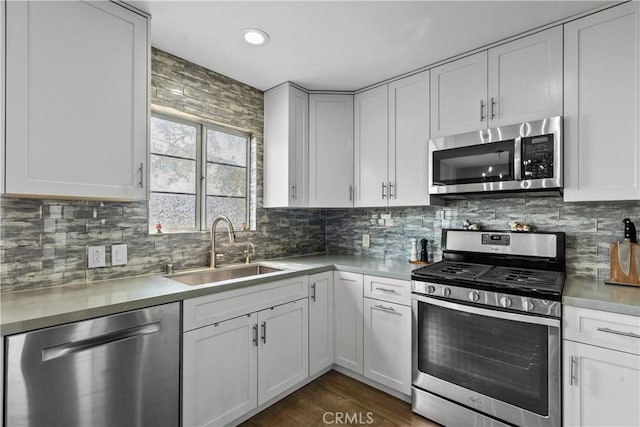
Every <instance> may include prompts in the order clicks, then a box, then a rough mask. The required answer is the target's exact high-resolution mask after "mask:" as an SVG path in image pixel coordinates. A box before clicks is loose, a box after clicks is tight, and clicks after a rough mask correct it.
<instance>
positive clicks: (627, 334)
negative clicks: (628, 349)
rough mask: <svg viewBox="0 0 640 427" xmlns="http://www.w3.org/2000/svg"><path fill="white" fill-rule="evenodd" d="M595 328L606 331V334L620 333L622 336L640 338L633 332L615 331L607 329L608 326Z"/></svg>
mask: <svg viewBox="0 0 640 427" xmlns="http://www.w3.org/2000/svg"><path fill="white" fill-rule="evenodd" d="M597 330H598V331H600V332H606V333H608V334H616V335H622V336H624V337H631V338H640V335H638V334H634V333H633V332H623V331H616V330H615V329H609V328H597Z"/></svg>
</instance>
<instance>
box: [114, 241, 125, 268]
mask: <svg viewBox="0 0 640 427" xmlns="http://www.w3.org/2000/svg"><path fill="white" fill-rule="evenodd" d="M111 265H127V245H111Z"/></svg>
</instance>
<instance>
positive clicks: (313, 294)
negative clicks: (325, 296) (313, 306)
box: [311, 283, 316, 301]
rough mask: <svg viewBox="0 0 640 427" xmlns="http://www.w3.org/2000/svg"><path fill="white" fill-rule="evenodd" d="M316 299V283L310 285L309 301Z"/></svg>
mask: <svg viewBox="0 0 640 427" xmlns="http://www.w3.org/2000/svg"><path fill="white" fill-rule="evenodd" d="M315 300H316V284H315V283H314V284H313V285H311V301H315Z"/></svg>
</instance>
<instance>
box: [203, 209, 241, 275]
mask: <svg viewBox="0 0 640 427" xmlns="http://www.w3.org/2000/svg"><path fill="white" fill-rule="evenodd" d="M220 221H225V222H226V223H227V231H228V233H229V243H235V242H236V233H235V231H234V230H233V224H232V223H231V220H230V219H229V218H228V217H226V216H224V215H220V216H218V217H216V219H214V220H213V224H211V251H210V252H209V254H210V255H211V262H210V263H209V266H210V267H211V268H216V260H217V259H218V257H219V258H222V257H223V256H224V255H223V254H216V226H217V225H218V223H219V222H220Z"/></svg>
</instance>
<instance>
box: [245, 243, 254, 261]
mask: <svg viewBox="0 0 640 427" xmlns="http://www.w3.org/2000/svg"><path fill="white" fill-rule="evenodd" d="M249 248H251V253H252V254H253V255H255V254H256V247H255V246H254V244H253V243H251V242H248V243H247V248H246V249H245V250H244V254H245V255H246V258H245V264H249V262H250V261H251V254H250V253H249Z"/></svg>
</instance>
